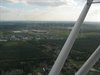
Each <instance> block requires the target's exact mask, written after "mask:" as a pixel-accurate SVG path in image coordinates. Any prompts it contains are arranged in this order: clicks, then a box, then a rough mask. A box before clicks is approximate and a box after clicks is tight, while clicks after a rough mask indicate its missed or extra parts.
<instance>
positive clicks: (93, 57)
mask: <svg viewBox="0 0 100 75" xmlns="http://www.w3.org/2000/svg"><path fill="white" fill-rule="evenodd" d="M99 58H100V45H99V47H98V48H97V49H96V51H95V52H94V53H93V54H92V55H91V56H90V57H89V59H88V60H87V61H86V62H85V63H84V65H83V66H82V67H81V68H80V69H79V71H78V72H77V73H76V74H75V75H86V74H87V73H88V72H89V70H90V69H91V68H92V66H93V65H94V64H95V63H96V62H97V61H98V60H99Z"/></svg>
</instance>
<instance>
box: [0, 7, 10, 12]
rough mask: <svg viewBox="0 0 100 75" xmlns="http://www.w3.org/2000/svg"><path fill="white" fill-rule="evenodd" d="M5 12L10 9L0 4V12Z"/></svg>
mask: <svg viewBox="0 0 100 75" xmlns="http://www.w3.org/2000/svg"><path fill="white" fill-rule="evenodd" d="M7 12H10V9H8V8H6V7H3V6H0V13H7Z"/></svg>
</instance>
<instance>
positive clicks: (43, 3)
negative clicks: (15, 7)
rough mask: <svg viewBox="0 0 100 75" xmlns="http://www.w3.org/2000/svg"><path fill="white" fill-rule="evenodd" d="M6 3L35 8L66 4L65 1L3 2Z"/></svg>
mask: <svg viewBox="0 0 100 75" xmlns="http://www.w3.org/2000/svg"><path fill="white" fill-rule="evenodd" d="M0 2H3V3H4V2H6V3H23V4H28V5H33V6H60V5H63V4H65V1H64V0H1V1H0Z"/></svg>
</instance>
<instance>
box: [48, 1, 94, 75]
mask: <svg viewBox="0 0 100 75" xmlns="http://www.w3.org/2000/svg"><path fill="white" fill-rule="evenodd" d="M92 2H93V0H88V1H87V3H86V5H85V7H84V9H83V11H82V12H81V14H80V16H79V18H78V20H77V22H76V23H75V25H74V27H73V29H72V31H71V33H70V35H69V37H68V39H67V41H66V42H65V44H64V46H63V48H62V50H61V52H60V54H59V56H58V58H57V59H56V61H55V63H54V65H53V67H52V69H51V71H50V73H49V74H48V75H59V74H60V71H61V69H62V67H63V65H64V63H65V61H66V59H67V57H68V55H69V52H70V50H71V48H72V46H73V44H74V42H75V40H76V38H77V35H78V33H79V30H80V27H81V24H82V23H83V21H84V19H85V17H86V15H87V13H88V10H89V8H90V6H91V4H92Z"/></svg>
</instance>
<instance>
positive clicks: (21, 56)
mask: <svg viewBox="0 0 100 75" xmlns="http://www.w3.org/2000/svg"><path fill="white" fill-rule="evenodd" d="M74 23H75V22H37V21H36V22H0V73H1V74H2V73H8V75H10V73H12V74H11V75H13V73H14V72H15V73H16V72H17V73H19V75H28V74H29V73H33V75H35V74H37V73H41V74H43V75H45V74H46V75H47V74H48V72H49V71H50V69H51V67H52V65H53V63H54V61H55V59H56V58H57V56H58V54H59V52H60V50H61V48H62V46H63V44H64V42H65V40H66V38H67V37H68V35H69V33H70V31H71V30H72V27H73V24H74ZM99 24H100V23H89V22H86V23H84V24H83V25H82V27H81V30H80V33H79V36H78V38H77V40H76V42H75V44H74V46H73V48H72V50H71V53H70V55H69V57H68V60H67V61H66V63H65V66H64V67H63V70H62V72H61V73H62V74H64V75H66V74H68V75H73V74H74V72H76V71H77V70H78V69H79V68H80V67H81V65H82V64H83V63H84V62H85V61H86V60H87V59H88V57H89V56H90V55H91V54H92V53H93V52H94V50H95V49H96V48H97V46H98V45H99V43H100V25H99ZM99 63H100V61H98V62H97V63H96V65H95V66H94V67H93V68H92V69H91V71H90V73H91V74H89V75H92V73H95V75H97V74H98V75H99V74H100V64H99ZM66 70H68V71H66ZM2 75H3V74H2ZM4 75H5V74H4Z"/></svg>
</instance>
